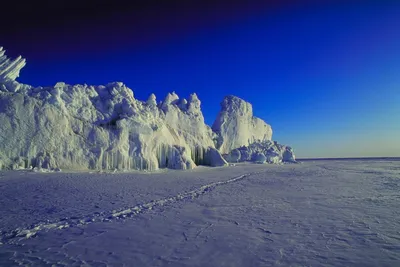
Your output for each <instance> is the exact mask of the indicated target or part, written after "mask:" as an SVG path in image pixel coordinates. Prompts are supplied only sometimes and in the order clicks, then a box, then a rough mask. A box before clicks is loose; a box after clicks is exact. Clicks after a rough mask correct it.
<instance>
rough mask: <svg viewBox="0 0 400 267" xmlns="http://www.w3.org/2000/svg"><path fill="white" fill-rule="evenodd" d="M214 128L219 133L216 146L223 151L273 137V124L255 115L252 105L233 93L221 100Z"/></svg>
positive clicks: (227, 151)
mask: <svg viewBox="0 0 400 267" xmlns="http://www.w3.org/2000/svg"><path fill="white" fill-rule="evenodd" d="M212 129H213V131H214V132H215V133H216V134H217V137H216V139H215V141H216V147H217V148H218V149H219V151H220V152H221V153H229V152H230V151H231V150H233V149H235V148H237V147H240V146H248V145H250V144H251V143H254V142H259V141H265V140H271V138H272V128H271V126H270V125H268V124H267V123H265V122H264V121H263V120H261V119H259V118H257V117H254V116H253V107H252V105H251V104H250V103H248V102H246V101H244V100H243V99H241V98H239V97H236V96H232V95H229V96H226V97H225V98H224V100H223V101H222V102H221V111H220V112H219V114H218V116H217V119H216V120H215V122H214V124H213V126H212Z"/></svg>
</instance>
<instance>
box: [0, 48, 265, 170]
mask: <svg viewBox="0 0 400 267" xmlns="http://www.w3.org/2000/svg"><path fill="white" fill-rule="evenodd" d="M24 65H25V60H24V59H22V58H20V57H19V58H17V59H16V60H14V61H10V60H9V59H8V58H7V57H6V56H5V54H4V50H3V49H2V48H1V49H0V132H1V135H0V169H5V168H7V169H20V168H38V169H49V170H51V169H74V170H88V169H98V170H104V169H105V170H115V169H117V170H131V169H136V170H157V169H159V168H173V169H192V168H194V167H196V166H197V165H210V166H226V165H227V162H226V160H225V159H224V158H223V157H222V155H221V153H229V152H230V150H232V149H234V148H236V147H240V146H242V145H249V144H250V143H252V142H254V141H257V140H269V139H271V135H272V130H271V127H270V126H269V125H267V124H266V123H265V122H263V121H262V120H261V119H258V118H255V117H253V116H252V107H251V105H250V104H249V103H247V102H245V101H244V100H241V99H239V98H237V97H234V96H228V97H226V98H225V99H224V102H223V104H224V105H223V109H222V110H221V113H220V114H219V116H218V118H217V120H216V123H214V126H215V127H214V128H215V129H217V130H218V131H217V132H216V133H215V132H213V131H212V129H211V128H210V127H209V126H208V125H206V124H205V122H204V117H203V114H202V111H201V101H200V100H199V98H198V96H197V95H196V94H191V95H190V96H189V97H188V98H187V100H186V99H185V98H180V97H179V96H178V95H177V94H176V93H175V92H172V93H169V94H167V96H166V97H165V99H164V100H163V101H160V102H159V103H157V101H156V99H157V98H156V96H155V95H154V94H151V95H150V96H149V98H148V100H147V101H140V100H137V99H135V97H134V94H133V91H132V90H131V89H129V88H128V87H127V86H126V85H125V84H123V83H122V82H113V83H109V84H107V85H96V86H95V85H86V84H77V85H69V84H66V83H64V82H58V83H57V84H55V85H54V86H47V87H33V86H30V85H26V84H22V83H19V82H17V81H15V79H16V78H17V77H18V75H19V71H20V70H21V68H22V67H23V66H24ZM235 129H237V132H235Z"/></svg>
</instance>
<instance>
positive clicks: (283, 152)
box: [224, 140, 296, 164]
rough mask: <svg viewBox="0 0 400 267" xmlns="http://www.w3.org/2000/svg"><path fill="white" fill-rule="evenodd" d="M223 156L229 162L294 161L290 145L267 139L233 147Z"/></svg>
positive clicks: (276, 162)
mask: <svg viewBox="0 0 400 267" xmlns="http://www.w3.org/2000/svg"><path fill="white" fill-rule="evenodd" d="M224 158H225V159H226V160H227V161H228V162H231V163H236V162H244V161H250V162H256V163H272V164H279V163H284V162H290V163H295V162H296V159H295V155H294V152H293V149H292V148H291V147H289V146H284V145H281V144H279V143H277V142H276V141H274V142H272V141H269V140H267V141H261V142H255V143H252V144H250V145H249V146H242V147H239V148H236V149H233V150H232V151H231V152H230V153H228V154H225V155H224Z"/></svg>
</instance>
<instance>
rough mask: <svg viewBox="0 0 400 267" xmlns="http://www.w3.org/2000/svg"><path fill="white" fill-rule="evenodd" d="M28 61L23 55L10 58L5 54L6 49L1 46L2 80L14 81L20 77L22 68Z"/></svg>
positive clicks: (0, 77) (0, 79)
mask: <svg viewBox="0 0 400 267" xmlns="http://www.w3.org/2000/svg"><path fill="white" fill-rule="evenodd" d="M25 64H26V61H25V59H24V58H22V57H21V56H19V57H17V58H16V59H14V60H10V59H9V58H8V57H7V56H6V55H5V50H3V47H1V46H0V82H5V81H14V80H15V79H16V78H18V77H19V72H20V70H21V69H22V68H23V67H24V66H25Z"/></svg>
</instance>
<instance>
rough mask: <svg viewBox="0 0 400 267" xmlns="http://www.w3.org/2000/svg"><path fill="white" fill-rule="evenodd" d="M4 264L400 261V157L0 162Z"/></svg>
mask: <svg viewBox="0 0 400 267" xmlns="http://www.w3.org/2000/svg"><path fill="white" fill-rule="evenodd" d="M0 192H1V194H0V231H1V235H0V242H1V243H2V244H1V245H0V266H16V265H19V264H20V265H26V266H271V265H272V266H399V265H400V208H399V203H400V160H329V161H305V162H303V163H302V164H287V165H282V166H277V165H259V164H238V165H237V166H232V167H225V168H207V167H199V168H196V169H194V170H188V171H174V170H168V171H160V172H157V173H135V172H131V173H108V174H107V173H95V172H93V173H73V172H62V173H35V172H28V171H14V172H0Z"/></svg>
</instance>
